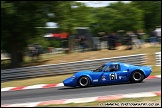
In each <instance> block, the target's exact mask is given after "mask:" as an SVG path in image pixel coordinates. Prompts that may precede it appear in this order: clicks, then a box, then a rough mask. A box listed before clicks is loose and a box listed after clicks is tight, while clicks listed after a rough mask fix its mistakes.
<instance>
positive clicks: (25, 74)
mask: <svg viewBox="0 0 162 108" xmlns="http://www.w3.org/2000/svg"><path fill="white" fill-rule="evenodd" d="M145 58H146V55H145V54H137V55H128V56H119V57H112V58H102V59H95V60H84V61H77V62H68V63H60V64H52V65H40V66H31V67H24V68H15V69H6V70H1V82H3V81H8V80H13V79H23V78H32V77H40V76H49V75H61V74H68V73H75V72H76V71H80V70H94V69H96V68H97V67H99V66H100V65H102V64H104V63H107V62H112V61H119V62H123V63H129V64H133V65H143V64H144V63H146V60H145Z"/></svg>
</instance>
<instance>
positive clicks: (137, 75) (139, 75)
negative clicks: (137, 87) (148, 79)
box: [130, 71, 144, 83]
mask: <svg viewBox="0 0 162 108" xmlns="http://www.w3.org/2000/svg"><path fill="white" fill-rule="evenodd" d="M143 79H144V74H143V72H141V71H134V72H133V73H132V74H131V76H130V82H132V83H140V82H142V81H143Z"/></svg>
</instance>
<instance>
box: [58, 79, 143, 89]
mask: <svg viewBox="0 0 162 108" xmlns="http://www.w3.org/2000/svg"><path fill="white" fill-rule="evenodd" d="M141 83H145V81H143V82H141ZM125 84H140V83H130V82H123V83H114V84H103V85H90V86H88V87H66V88H59V89H58V90H68V89H86V88H90V87H103V86H115V85H125Z"/></svg>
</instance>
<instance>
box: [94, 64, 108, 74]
mask: <svg viewBox="0 0 162 108" xmlns="http://www.w3.org/2000/svg"><path fill="white" fill-rule="evenodd" d="M105 66H106V65H105V64H104V65H102V66H100V67H99V68H97V69H95V70H93V72H101V71H102V70H103V69H104V67H105Z"/></svg>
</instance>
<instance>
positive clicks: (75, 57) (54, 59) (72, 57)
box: [1, 46, 161, 88]
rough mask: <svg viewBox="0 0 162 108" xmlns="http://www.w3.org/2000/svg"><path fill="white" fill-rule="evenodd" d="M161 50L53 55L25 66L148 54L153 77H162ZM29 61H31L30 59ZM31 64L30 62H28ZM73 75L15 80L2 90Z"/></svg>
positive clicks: (147, 48)
mask: <svg viewBox="0 0 162 108" xmlns="http://www.w3.org/2000/svg"><path fill="white" fill-rule="evenodd" d="M160 50H161V46H152V47H146V48H141V49H134V50H129V51H125V50H115V51H112V50H101V51H94V52H93V51H91V52H85V53H79V52H76V53H71V54H58V55H52V54H48V55H47V56H45V55H43V56H42V59H41V60H39V61H37V62H32V63H30V64H28V63H26V64H24V65H26V66H29V65H32V66H33V65H38V64H42V61H46V62H43V63H44V64H53V63H60V62H62V61H63V60H64V62H71V61H79V60H85V59H97V58H109V57H115V56H123V55H131V54H143V53H144V54H147V60H146V64H145V65H152V71H153V72H152V73H151V75H161V67H160V66H155V64H156V61H155V52H159V51H160ZM28 60H29V59H28ZM28 62H29V61H28ZM71 75H72V74H67V75H58V76H49V77H38V78H30V79H21V80H13V81H7V82H3V83H1V88H4V87H16V86H30V85H35V84H54V83H62V81H63V80H64V79H65V78H67V77H69V76H71Z"/></svg>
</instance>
